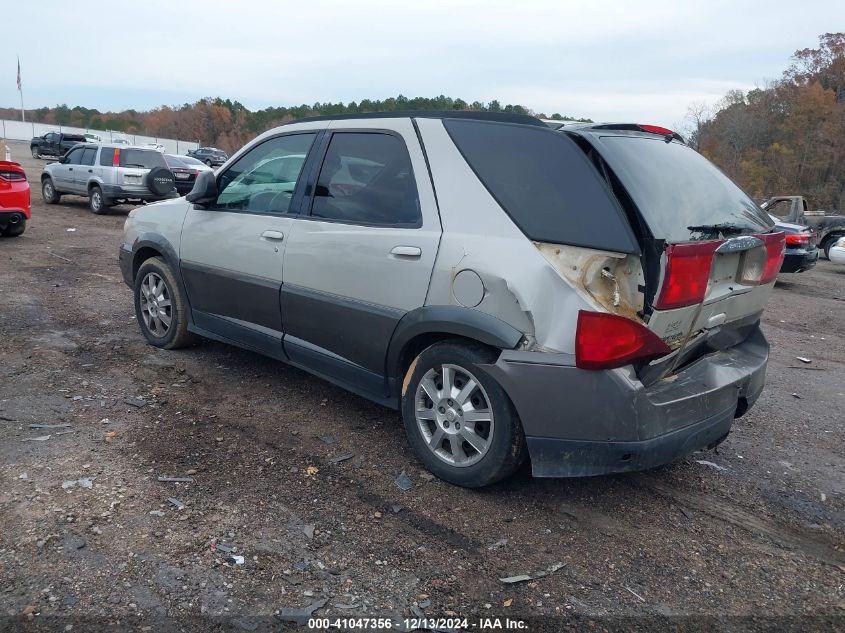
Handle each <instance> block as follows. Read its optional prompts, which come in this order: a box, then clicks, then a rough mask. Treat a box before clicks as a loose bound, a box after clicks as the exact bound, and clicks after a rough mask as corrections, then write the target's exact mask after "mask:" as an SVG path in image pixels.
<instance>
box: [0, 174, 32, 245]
mask: <svg viewBox="0 0 845 633" xmlns="http://www.w3.org/2000/svg"><path fill="white" fill-rule="evenodd" d="M31 214H32V210H31V209H30V207H29V183H28V182H27V181H26V173H24V170H23V167H21V166H20V165H19V164H18V163H13V162H11V161H8V160H0V235H6V236H8V237H17V236H18V235H21V234H22V233H23V232H24V230H25V229H26V222H27V220H29V217H30V215H31Z"/></svg>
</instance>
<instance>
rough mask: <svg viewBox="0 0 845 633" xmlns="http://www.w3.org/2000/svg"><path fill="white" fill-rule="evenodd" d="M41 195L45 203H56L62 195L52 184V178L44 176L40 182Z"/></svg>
mask: <svg viewBox="0 0 845 633" xmlns="http://www.w3.org/2000/svg"><path fill="white" fill-rule="evenodd" d="M41 197H42V198H44V202H46V203H47V204H56V203H57V202H58V201H59V199H60V198H61V197H62V196H61V194H59V192H58V191H56V185H54V184H53V180H52V178H45V179H44V181H43V182H42V183H41Z"/></svg>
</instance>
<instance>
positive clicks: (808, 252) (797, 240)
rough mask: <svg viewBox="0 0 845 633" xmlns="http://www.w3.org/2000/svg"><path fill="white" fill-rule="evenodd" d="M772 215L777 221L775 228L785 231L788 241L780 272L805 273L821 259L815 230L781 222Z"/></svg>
mask: <svg viewBox="0 0 845 633" xmlns="http://www.w3.org/2000/svg"><path fill="white" fill-rule="evenodd" d="M770 217H771V218H772V221H773V222H775V228H777V230H778V231H782V232H783V234H784V237H785V242H786V251H785V254H784V257H783V264H781V266H780V272H782V273H803V272H804V271H807V270H810V269H811V268H814V267H815V266H816V262H817V261H819V249H818V245H817V242H818V238H817V237H816V233H815V231H813V229H811V228H810V227H807V226H801V225H800V224H790V223H788V222H781V221H780V220H779V219H778V218H776V217H775V216H770Z"/></svg>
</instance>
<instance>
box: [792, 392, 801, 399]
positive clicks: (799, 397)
mask: <svg viewBox="0 0 845 633" xmlns="http://www.w3.org/2000/svg"><path fill="white" fill-rule="evenodd" d="M792 397H793V398H798V400H802V399H803V396H802V395H801V394H800V393H793V394H792Z"/></svg>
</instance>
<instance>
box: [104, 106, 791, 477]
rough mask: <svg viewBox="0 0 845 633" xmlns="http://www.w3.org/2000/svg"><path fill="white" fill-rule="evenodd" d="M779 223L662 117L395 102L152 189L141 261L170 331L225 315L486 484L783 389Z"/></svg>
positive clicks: (711, 439)
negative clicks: (402, 109) (771, 319)
mask: <svg viewBox="0 0 845 633" xmlns="http://www.w3.org/2000/svg"><path fill="white" fill-rule="evenodd" d="M772 227H773V224H772V222H771V220H770V219H769V218H768V216H766V214H764V213H763V212H762V211H761V210H760V209H759V207H757V206H756V205H755V204H754V203H753V202H752V201H751V200H750V199H749V198H748V196H746V195H745V194H744V193H743V192H742V191H741V190H740V189H739V188H737V187H736V185H734V184H733V183H732V182H731V181H730V180H729V179H728V178H726V177H725V176H724V175H723V174H722V173H721V172H719V170H718V169H716V168H715V167H713V165H711V164H710V163H709V162H708V161H707V160H706V159H704V158H703V157H702V156H701V155H699V154H698V153H697V152H695V151H694V150H692V149H690V148H689V147H687V146H686V145H685V144H684V143H683V140H682V139H680V137H678V136H677V135H676V134H674V133H672V132H671V131H669V130H665V129H663V128H658V127H654V126H645V125H642V126H641V125H596V124H581V125H567V126H565V127H564V128H562V129H561V130H553V129H552V128H550V127H548V126H546V125H544V124H543V123H542V122H540V121H538V120H536V119H534V118H531V117H527V116H516V115H507V114H482V113H473V112H448V113H432V112H420V113H404V114H403V113H389V114H379V115H359V116H346V117H328V118H315V119H308V120H303V121H299V122H295V123H292V124H288V125H284V126H282V127H279V128H276V129H274V130H271V131H269V132H266V133H265V134H263V135H261V136H260V137H258V138H257V139H255V140H254V141H253V142H251V143H250V144H249V145H247V146H246V147H244V148H243V149H242V150H240V151H239V152H238V153H237V154H236V155H235V156H233V157H232V158H231V159H230V160H229V161H228V162H227V163H226V164H225V165H224V166H223V167H222V168H220V169H219V170H218V171H217V173H212V172H204V173H202V174H200V175H199V176H198V178H197V182H196V184H195V185H194V188H193V190H192V191H191V192H190V193H189V194H188V195H187V197H186V198H182V199H179V200H173V201H168V202H163V203H159V204H154V205H150V206H147V207H144V208H142V209H136V210H134V211H133V212H132V213H131V214H130V217H129V219H128V220H127V222H126V227H125V232H124V236H123V243H122V245H121V247H120V263H121V268H122V272H123V276H124V278H125V280H126V283H127V284H128V285H129V286H130V287H131V288H132V289H133V294H134V300H135V310H136V314H137V317H138V323H139V325H140V327H141V331H142V333H143V334H144V336H145V337H146V338H147V340H148V341H149V342H150V343H151V344H152V345H155V346H158V347H162V348H166V349H172V348H176V347H182V346H185V345H187V344H188V343H190V342H191V340H192V338H193V335H200V336H203V337H207V338H211V339H216V340H219V341H224V342H227V343H231V344H234V345H238V346H241V347H245V348H248V349H252V350H255V351H258V352H261V353H263V354H266V355H268V356H271V357H273V358H277V359H279V360H281V361H285V362H288V363H291V364H293V365H295V366H297V367H301V368H303V369H305V370H307V371H309V372H312V373H313V374H315V375H317V376H320V377H322V378H325V379H326V380H329V381H331V382H334V383H336V384H339V385H342V386H344V387H346V388H347V389H350V390H351V391H354V392H355V393H358V394H360V395H362V396H364V397H366V398H370V399H372V400H374V401H376V402H379V403H381V404H383V405H385V406H388V407H393V408H395V409H400V410H401V413H402V418H403V420H404V424H405V428H406V431H407V435H408V438H409V441H410V443H411V445H412V446H413V448H414V450H415V452H416V454H417V456H418V457H419V458H420V459H421V460H422V461H423V462H424V463H425V464H426V466H427V467H428V468H429V469H430V470H431V471H432V472H433V473H435V474H436V475H438V476H439V477H441V478H443V479H445V480H447V481H450V482H453V483H455V484H459V485H463V486H483V485H485V484H489V483H491V482H493V481H496V480H497V479H500V478H502V477H505V476H506V475H508V474H509V473H511V472H513V471H514V469H516V468H517V467H518V466H519V465H520V463H522V461H523V460H524V458H525V457H526V456H527V457H528V458H530V461H531V467H532V469H533V472H534V474H535V475H536V476H541V477H551V476H583V475H596V474H601V473H609V472H622V471H628V470H636V469H643V468H649V467H652V466H655V465H658V464H663V463H666V462H668V461H671V460H672V459H674V458H676V457H678V456H680V455H684V454H686V453H689V452H691V451H693V450H695V449H699V448H703V447H707V446H715V445H716V444H718V443H719V442H721V441H722V440H724V439H725V437H726V436H727V435H728V432H729V431H730V428H731V424H732V421H733V419H734V418H735V417H738V416H740V415H742V414H743V413H744V412H745V411H746V410H747V409H748V407H750V406H751V405H752V404H753V403H754V401H755V400H756V399H757V397H758V396H759V395H760V392H761V391H762V389H763V383H764V378H765V372H766V362H767V358H768V345H767V343H766V340H765V339H764V337H763V334H762V333H761V331H760V328H759V321H760V314H761V312H762V310H763V308H764V307H765V305H766V302H767V300H768V298H769V295H770V293H771V291H772V287H773V286H774V281H775V278H776V276H777V272H778V269H779V268H780V263H781V260H782V258H783V251H784V239H783V234H782V233H777V232H774V231H773V230H772ZM338 423H339V424H342V421H339V422H338Z"/></svg>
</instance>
